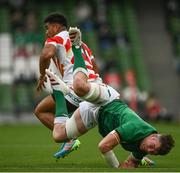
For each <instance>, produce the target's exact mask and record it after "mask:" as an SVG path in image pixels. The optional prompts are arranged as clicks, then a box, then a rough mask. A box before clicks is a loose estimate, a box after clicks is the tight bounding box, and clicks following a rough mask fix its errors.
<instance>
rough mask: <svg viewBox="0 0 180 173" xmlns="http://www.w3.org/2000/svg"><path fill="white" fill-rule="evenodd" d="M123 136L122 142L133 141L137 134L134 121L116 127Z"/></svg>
mask: <svg viewBox="0 0 180 173" xmlns="http://www.w3.org/2000/svg"><path fill="white" fill-rule="evenodd" d="M115 130H116V131H117V132H118V133H119V134H120V137H121V141H122V142H132V141H133V140H134V139H135V137H136V134H137V131H136V127H135V124H134V123H131V122H128V123H125V124H123V125H122V126H119V127H117V128H116V129H115Z"/></svg>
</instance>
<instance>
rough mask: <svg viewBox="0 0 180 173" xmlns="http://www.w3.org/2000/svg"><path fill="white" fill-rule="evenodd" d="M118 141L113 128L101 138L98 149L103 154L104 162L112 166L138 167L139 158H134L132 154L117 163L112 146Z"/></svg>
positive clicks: (118, 138)
mask: <svg viewBox="0 0 180 173" xmlns="http://www.w3.org/2000/svg"><path fill="white" fill-rule="evenodd" d="M119 143H120V136H119V134H118V133H117V132H116V131H115V130H113V131H112V132H110V133H109V134H108V135H107V136H106V137H104V138H103V139H102V141H101V142H100V143H99V149H100V151H101V153H102V155H103V158H104V159H105V160H106V162H107V163H108V164H109V165H110V166H111V167H114V168H136V167H138V165H139V163H140V160H138V159H136V158H135V157H134V156H133V155H132V154H131V155H129V157H128V158H127V160H125V161H124V162H123V163H121V164H120V163H119V161H118V159H117V158H116V156H115V154H114V152H113V148H114V147H115V146H117V145H118V144H119Z"/></svg>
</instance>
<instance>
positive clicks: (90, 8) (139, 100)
mask: <svg viewBox="0 0 180 173" xmlns="http://www.w3.org/2000/svg"><path fill="white" fill-rule="evenodd" d="M54 11H58V12H61V13H63V14H64V15H66V16H67V19H68V22H69V26H78V27H80V28H81V30H82V32H83V40H84V41H85V42H86V43H87V44H88V45H89V47H90V48H91V49H92V50H93V53H94V55H95V57H96V59H97V62H98V65H99V67H100V73H101V75H102V77H103V79H104V81H105V82H106V83H108V84H110V85H112V86H113V87H115V88H116V89H117V90H119V91H120V92H121V96H122V98H123V99H124V100H125V101H126V102H127V103H128V104H129V105H130V107H132V108H133V109H134V110H135V111H137V112H140V113H141V115H142V117H143V118H147V119H150V120H159V119H164V120H168V121H169V120H179V117H180V108H179V103H180V92H179V87H180V82H179V75H180V2H179V1H178V0H152V1H146V2H145V1H143V0H136V1H132V0H120V1H118V0H112V1H108V0H92V1H85V0H81V1H80V0H78V1H77V0H66V1H65V0H61V1H59V0H54V1H48V0H43V1H41V0H39V1H38V2H37V1H35V0H31V1H30V0H16V1H13V0H0V21H1V23H0V98H1V101H0V103H1V104H0V115H1V116H0V117H1V118H0V119H1V122H2V121H4V120H3V119H8V118H9V117H12V116H13V117H14V118H15V119H16V120H22V119H23V118H24V117H25V115H29V114H30V115H31V117H33V115H32V112H33V109H34V106H35V105H36V103H37V102H38V101H39V100H40V99H41V97H39V98H37V97H36V98H35V94H34V89H35V86H36V81H37V78H38V59H39V55H40V51H41V48H42V46H43V44H44V28H43V19H44V18H45V17H46V16H47V15H48V14H49V13H50V12H54Z"/></svg>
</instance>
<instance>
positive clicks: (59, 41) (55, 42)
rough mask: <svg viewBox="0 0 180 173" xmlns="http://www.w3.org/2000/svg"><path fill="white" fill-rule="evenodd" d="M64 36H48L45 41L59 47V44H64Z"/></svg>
mask: <svg viewBox="0 0 180 173" xmlns="http://www.w3.org/2000/svg"><path fill="white" fill-rule="evenodd" d="M63 42H64V41H63V38H61V37H59V36H55V37H52V38H48V39H47V40H46V42H45V44H52V45H54V46H55V47H57V45H58V44H60V45H63Z"/></svg>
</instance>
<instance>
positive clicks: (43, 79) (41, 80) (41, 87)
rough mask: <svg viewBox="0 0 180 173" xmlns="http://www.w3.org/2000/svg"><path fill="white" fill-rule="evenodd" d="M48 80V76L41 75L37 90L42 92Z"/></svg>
mask: <svg viewBox="0 0 180 173" xmlns="http://www.w3.org/2000/svg"><path fill="white" fill-rule="evenodd" d="M45 81H46V76H45V75H44V76H42V75H40V77H39V79H38V84H37V87H36V91H37V92H41V91H42V90H43V88H45V85H44V82H45Z"/></svg>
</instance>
